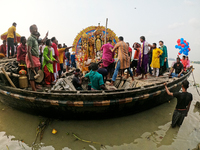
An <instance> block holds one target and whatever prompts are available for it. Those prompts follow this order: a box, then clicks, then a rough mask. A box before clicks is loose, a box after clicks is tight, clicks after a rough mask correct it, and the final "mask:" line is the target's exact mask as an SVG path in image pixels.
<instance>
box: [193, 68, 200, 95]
mask: <svg viewBox="0 0 200 150" xmlns="http://www.w3.org/2000/svg"><path fill="white" fill-rule="evenodd" d="M192 77H193V80H194V85H195V87H196V90H197V93H198V94H199V96H200V93H199V90H198V88H197V85H196V82H195V79H194V74H193V71H192Z"/></svg>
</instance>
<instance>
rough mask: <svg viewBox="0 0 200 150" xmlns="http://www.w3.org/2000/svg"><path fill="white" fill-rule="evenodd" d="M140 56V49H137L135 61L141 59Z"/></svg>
mask: <svg viewBox="0 0 200 150" xmlns="http://www.w3.org/2000/svg"><path fill="white" fill-rule="evenodd" d="M139 55H140V48H137V50H135V53H134V57H133V59H139Z"/></svg>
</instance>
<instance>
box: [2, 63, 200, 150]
mask: <svg viewBox="0 0 200 150" xmlns="http://www.w3.org/2000/svg"><path fill="white" fill-rule="evenodd" d="M192 65H193V66H194V68H195V70H194V76H195V77H196V78H195V79H196V82H197V83H200V78H199V75H200V65H197V64H192ZM189 81H190V83H191V86H190V88H189V90H188V91H189V92H191V93H192V94H193V101H192V104H191V107H190V111H189V114H188V117H186V118H185V120H184V122H183V124H182V126H181V127H180V128H178V127H176V128H173V129H172V128H171V127H170V124H171V118H172V114H173V110H174V108H175V105H176V99H173V100H172V101H170V102H168V103H165V104H163V105H160V106H158V107H155V108H152V109H150V110H147V111H144V112H141V113H137V114H134V115H130V116H125V117H120V118H113V119H106V120H81V121H78V120H66V121H60V120H53V121H52V123H51V124H50V125H49V126H48V127H47V128H46V129H45V130H44V134H43V138H42V140H41V141H40V138H38V140H37V141H36V143H35V144H34V145H32V143H33V142H34V141H35V137H36V132H37V131H36V129H37V126H38V124H39V123H40V122H41V120H44V119H45V118H43V117H40V116H34V115H30V114H26V113H23V112H20V111H17V110H15V109H12V108H11V107H8V106H5V105H3V104H1V103H0V150H23V149H26V150H54V149H56V150H61V149H62V150H93V149H94V150H100V149H101V150H103V149H108V150H113V149H114V150H132V149H134V150H192V149H194V148H196V147H197V144H198V143H200V108H197V107H196V106H195V104H196V102H197V101H200V97H199V96H198V94H197V91H196V89H195V87H194V86H192V84H193V82H192V81H193V78H192V75H191V76H190V78H189ZM198 89H199V90H200V88H198ZM52 129H56V130H57V133H56V134H52ZM73 133H74V134H75V135H77V136H78V137H80V138H81V139H84V140H87V141H93V142H97V143H90V142H83V141H80V140H76V138H75V137H74V135H73Z"/></svg>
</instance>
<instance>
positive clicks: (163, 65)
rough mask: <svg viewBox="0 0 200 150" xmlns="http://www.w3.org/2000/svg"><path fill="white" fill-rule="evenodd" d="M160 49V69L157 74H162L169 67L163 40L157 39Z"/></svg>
mask: <svg viewBox="0 0 200 150" xmlns="http://www.w3.org/2000/svg"><path fill="white" fill-rule="evenodd" d="M159 45H160V49H161V50H162V51H163V54H162V55H161V56H160V70H159V72H160V73H159V75H160V76H162V75H163V73H164V72H165V71H166V70H167V68H169V66H168V58H167V57H168V55H167V47H166V46H165V45H164V42H163V41H159Z"/></svg>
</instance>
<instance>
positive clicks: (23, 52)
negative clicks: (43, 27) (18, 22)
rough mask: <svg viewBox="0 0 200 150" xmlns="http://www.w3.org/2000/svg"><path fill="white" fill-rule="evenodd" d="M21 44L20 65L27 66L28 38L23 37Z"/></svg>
mask: <svg viewBox="0 0 200 150" xmlns="http://www.w3.org/2000/svg"><path fill="white" fill-rule="evenodd" d="M20 42H21V44H20V45H19V46H18V47H17V61H18V63H19V64H20V65H24V64H25V58H26V54H27V46H26V38H25V36H22V37H21V40H20Z"/></svg>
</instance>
